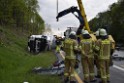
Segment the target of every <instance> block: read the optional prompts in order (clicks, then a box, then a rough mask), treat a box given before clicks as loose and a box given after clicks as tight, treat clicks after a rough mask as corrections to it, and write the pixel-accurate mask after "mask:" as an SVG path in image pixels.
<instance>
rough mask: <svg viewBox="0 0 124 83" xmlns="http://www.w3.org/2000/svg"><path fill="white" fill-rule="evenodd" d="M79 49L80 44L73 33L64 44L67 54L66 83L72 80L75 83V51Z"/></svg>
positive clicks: (71, 82)
mask: <svg viewBox="0 0 124 83" xmlns="http://www.w3.org/2000/svg"><path fill="white" fill-rule="evenodd" d="M77 49H78V42H77V41H76V33H75V32H74V31H72V32H71V33H70V35H69V38H66V39H65V41H64V43H63V50H64V52H65V54H66V56H65V71H64V76H65V83H66V82H68V81H69V80H70V83H75V80H74V66H75V63H76V55H75V53H74V51H75V50H77Z"/></svg>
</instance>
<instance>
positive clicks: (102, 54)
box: [95, 39, 111, 59]
mask: <svg viewBox="0 0 124 83" xmlns="http://www.w3.org/2000/svg"><path fill="white" fill-rule="evenodd" d="M95 49H96V50H98V53H99V59H110V50H111V41H110V40H109V39H105V40H101V39H99V40H98V43H97V45H96V48H95Z"/></svg>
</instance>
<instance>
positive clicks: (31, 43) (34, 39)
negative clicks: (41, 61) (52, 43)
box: [28, 35, 48, 53]
mask: <svg viewBox="0 0 124 83" xmlns="http://www.w3.org/2000/svg"><path fill="white" fill-rule="evenodd" d="M47 42H48V41H47V36H43V35H31V36H30V37H29V40H28V51H30V52H32V53H38V52H41V51H44V50H46V47H47V45H48V43H47Z"/></svg>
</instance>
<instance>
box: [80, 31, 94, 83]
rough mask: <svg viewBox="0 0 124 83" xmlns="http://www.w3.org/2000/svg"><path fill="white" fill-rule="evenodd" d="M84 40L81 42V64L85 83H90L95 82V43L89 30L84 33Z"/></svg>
mask: <svg viewBox="0 0 124 83" xmlns="http://www.w3.org/2000/svg"><path fill="white" fill-rule="evenodd" d="M82 36H83V39H82V40H81V42H80V46H79V48H80V50H81V62H82V67H83V75H84V82H85V83H88V81H89V80H90V82H95V81H96V80H95V79H94V78H95V73H94V55H93V45H94V42H93V40H92V38H91V36H90V34H89V33H88V31H87V30H85V31H84V32H83V35H82Z"/></svg>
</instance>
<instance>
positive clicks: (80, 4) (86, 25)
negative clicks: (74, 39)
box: [77, 0, 90, 32]
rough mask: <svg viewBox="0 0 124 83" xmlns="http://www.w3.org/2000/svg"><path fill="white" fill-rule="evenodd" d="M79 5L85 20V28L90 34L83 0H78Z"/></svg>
mask: <svg viewBox="0 0 124 83" xmlns="http://www.w3.org/2000/svg"><path fill="white" fill-rule="evenodd" d="M77 3H78V6H79V8H80V12H81V15H82V16H83V18H84V22H85V27H86V29H87V30H88V31H89V32H90V28H89V24H88V21H87V18H86V14H85V11H84V7H83V4H82V1H81V0H77Z"/></svg>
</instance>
